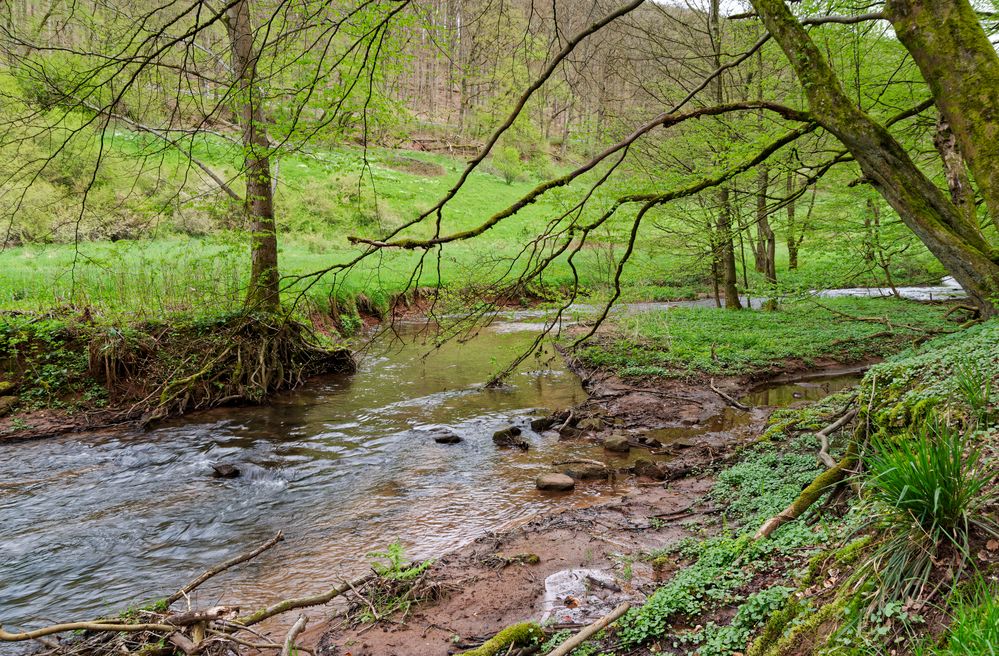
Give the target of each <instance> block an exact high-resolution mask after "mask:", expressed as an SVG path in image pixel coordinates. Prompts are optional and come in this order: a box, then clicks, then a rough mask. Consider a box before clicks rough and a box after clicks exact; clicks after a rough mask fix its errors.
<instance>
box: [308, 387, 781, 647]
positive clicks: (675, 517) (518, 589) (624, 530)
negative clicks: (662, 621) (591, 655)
mask: <svg viewBox="0 0 999 656" xmlns="http://www.w3.org/2000/svg"><path fill="white" fill-rule="evenodd" d="M715 385H716V386H719V387H722V388H723V389H725V390H726V391H727V392H728V393H730V394H732V395H733V396H741V395H743V394H744V393H746V392H748V391H749V390H750V389H751V388H752V384H751V383H749V382H748V381H745V380H739V379H732V380H725V381H716V382H715ZM587 388H588V389H587V391H588V392H589V394H590V398H589V399H588V400H587V401H585V402H584V403H582V404H581V405H578V406H576V407H575V408H573V410H572V417H571V419H570V418H568V417H567V416H565V415H564V414H563V415H560V416H559V417H557V419H558V420H561V422H562V423H564V424H566V428H567V429H569V428H570V427H574V426H579V425H580V424H582V425H583V426H599V428H595V429H585V430H580V429H578V428H576V429H575V431H572V430H566V431H565V432H567V433H569V434H573V435H574V437H573V438H572V439H573V440H600V439H602V438H603V437H605V436H606V435H608V434H610V432H612V431H616V432H624V433H625V434H627V435H628V436H629V438H630V439H629V441H630V442H631V443H632V444H633V445H636V446H635V448H633V449H632V452H633V454H632V455H636V454H635V452H636V451H638V452H639V455H640V457H641V458H643V459H649V460H652V461H653V462H656V463H657V464H660V465H662V466H663V467H664V468H665V469H666V470H667V471H670V472H679V473H680V474H681V477H679V478H676V479H675V480H671V481H667V482H665V483H662V482H658V481H655V480H654V479H652V478H647V477H642V476H636V475H635V474H634V471H633V469H631V468H629V467H619V468H618V476H619V479H618V481H617V483H618V484H619V485H621V486H622V488H623V491H622V494H621V495H620V496H619V497H617V498H616V499H614V500H613V501H609V502H603V503H599V504H597V505H593V506H590V507H586V508H575V509H570V510H566V511H563V512H559V513H557V514H551V515H547V516H543V517H540V518H537V519H534V520H532V521H529V522H527V523H525V524H523V525H520V526H517V527H515V528H512V529H509V530H506V531H503V532H498V533H491V534H488V535H485V536H483V537H481V538H479V539H477V540H476V541H474V542H473V543H471V544H469V545H467V546H466V547H464V548H462V549H459V550H457V551H455V552H453V553H450V554H447V555H445V556H443V557H442V558H441V559H440V560H439V561H438V562H437V563H436V564H435V565H434V566H433V568H432V569H431V572H430V577H431V578H432V579H433V580H434V581H435V582H437V583H439V584H440V585H441V586H444V587H448V588H449V589H451V590H452V591H453V592H452V593H451V594H450V595H448V596H446V597H445V598H444V599H443V600H441V601H438V602H434V603H429V604H424V605H421V606H419V607H417V608H414V609H413V610H411V611H410V613H409V614H408V615H407V616H406V617H404V618H392V619H390V620H387V621H382V622H379V623H377V624H375V625H373V626H372V625H356V626H350V625H349V622H347V623H345V622H344V620H343V619H342V617H341V618H339V619H337V618H335V619H333V620H331V621H330V622H328V623H327V624H326V625H325V626H322V627H316V628H314V629H313V630H312V631H311V633H310V634H309V635H308V638H309V640H310V642H311V643H312V644H313V646H315V647H316V648H317V651H318V653H319V654H320V655H321V656H334V655H335V656H347V655H348V654H349V655H350V656H376V655H377V656H444V655H446V654H450V653H455V652H458V651H460V650H461V649H460V648H461V647H468V646H471V645H473V644H475V643H477V642H479V641H481V640H483V639H485V638H487V637H489V636H491V635H493V634H495V633H496V632H497V631H499V630H501V629H502V628H504V627H506V626H508V625H510V624H514V623H516V622H521V621H525V620H529V619H533V620H535V621H542V620H548V621H549V622H553V623H554V624H555V625H556V626H565V627H575V626H580V625H585V624H586V623H589V622H590V621H593V620H594V619H596V618H598V617H600V616H602V615H603V614H605V613H606V612H608V611H609V610H610V609H611V608H613V607H614V606H615V605H617V604H618V603H621V602H622V601H632V602H633V603H640V602H641V601H642V600H643V599H644V598H645V597H646V596H647V595H648V594H650V593H651V592H652V591H654V589H655V588H656V586H657V583H658V580H659V579H660V578H661V575H662V574H663V573H662V572H657V571H654V570H653V569H652V567H651V565H649V564H647V563H642V562H638V561H632V560H631V559H630V558H627V557H625V556H623V554H634V553H637V552H648V551H653V550H657V549H662V548H664V547H666V546H668V545H671V544H675V543H676V542H677V541H679V540H681V539H683V538H684V537H687V536H690V535H694V534H695V533H700V532H702V531H704V530H705V529H707V530H710V528H711V527H712V526H714V525H715V524H716V519H715V517H714V514H713V513H714V511H715V509H714V508H712V507H711V506H710V503H709V502H707V501H706V500H705V494H706V493H707V492H708V491H709V490H710V489H711V486H712V484H713V479H712V475H711V474H712V472H713V471H714V470H716V469H717V468H718V467H719V466H721V465H722V464H725V463H727V462H731V460H732V459H733V458H734V456H735V454H736V450H737V447H738V446H739V445H742V444H745V443H747V442H748V441H750V440H751V439H753V436H755V435H757V434H758V433H759V432H760V431H761V430H762V428H763V426H764V424H765V421H766V419H767V417H768V416H769V413H770V411H771V409H769V408H753V409H751V410H750V411H748V412H744V411H739V410H734V409H733V408H731V407H730V406H729V405H728V404H727V402H726V401H724V400H723V399H722V398H721V397H720V396H719V395H718V394H716V393H715V392H713V391H711V390H710V388H709V387H708V386H706V385H704V386H702V385H699V384H692V383H685V382H682V381H658V382H656V383H647V384H639V385H630V384H628V383H625V382H624V381H622V380H620V379H617V378H615V377H594V376H590V377H589V378H588V379H587ZM733 413H738V414H737V415H734V414H733ZM735 416H737V417H738V419H737V420H736V421H733V422H732V423H731V424H725V420H721V421H722V423H723V424H724V425H723V426H719V424H718V422H719V420H718V419H717V418H718V417H735ZM595 419H597V420H599V421H593V420H595ZM567 420H568V421H567ZM705 427H708V428H712V427H719V431H721V432H718V431H710V430H703V429H704V428H705ZM671 430H673V431H677V436H679V435H684V436H687V437H690V436H693V438H692V439H690V440H689V441H683V440H679V439H673V440H665V439H661V438H663V437H666V435H665V434H664V431H671ZM699 431H701V432H700V433H699ZM712 433H713V434H712ZM656 435H658V436H659V437H660V441H661V442H665V443H664V444H662V445H661V446H658V447H655V448H643V447H642V442H640V441H639V440H640V439H641V438H644V439H645V440H648V439H649V436H656ZM702 437H703V438H704V439H702ZM605 460H606V462H608V464H609V465H612V466H613V465H614V463H615V460H614V459H613V457H612V455H611V454H609V453H608V454H607V456H606V458H605ZM630 460H633V459H630ZM606 485H607V483H606V482H597V481H577V486H576V492H575V493H576V494H578V493H579V491H580V489H581V488H582V489H583V490H585V489H586V488H587V487H593V486H606ZM527 554H530V555H534V556H537V559H536V564H517V563H515V564H510V565H506V566H503V565H502V563H505V562H507V561H508V559H509V558H510V557H512V556H516V555H527ZM515 560H517V559H515ZM519 560H528V561H530V562H533V561H534V560H535V559H533V558H530V559H527V558H522V559H519ZM496 563H501V565H500V566H497V565H496ZM546 581H547V585H546ZM574 586H575V587H574ZM343 610H347V609H341V611H343Z"/></svg>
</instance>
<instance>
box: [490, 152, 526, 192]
mask: <svg viewBox="0 0 999 656" xmlns="http://www.w3.org/2000/svg"><path fill="white" fill-rule="evenodd" d="M493 168H494V169H496V171H497V172H498V173H499V174H500V177H502V178H503V180H504V181H506V183H507V184H513V183H514V181H515V180H516V179H517V178H519V177H520V173H521V171H522V170H523V164H521V162H520V151H519V150H517V149H516V148H515V147H513V146H503V147H502V148H499V149H497V151H496V152H495V153H493Z"/></svg>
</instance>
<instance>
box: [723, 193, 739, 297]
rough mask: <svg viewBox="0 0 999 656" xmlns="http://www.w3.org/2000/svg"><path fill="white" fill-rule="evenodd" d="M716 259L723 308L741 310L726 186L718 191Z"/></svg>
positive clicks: (730, 210)
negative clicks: (717, 260) (719, 261)
mask: <svg viewBox="0 0 999 656" xmlns="http://www.w3.org/2000/svg"><path fill="white" fill-rule="evenodd" d="M718 204H719V205H720V207H719V210H718V224H717V230H718V247H719V250H718V257H719V259H720V260H721V268H722V287H723V289H724V290H725V307H726V308H728V309H729V310H740V309H742V303H741V302H740V301H739V287H738V282H739V279H738V277H737V276H738V273H737V272H736V268H735V248H734V247H733V244H732V202H731V200H730V198H729V189H728V185H722V186H721V188H720V190H719V191H718Z"/></svg>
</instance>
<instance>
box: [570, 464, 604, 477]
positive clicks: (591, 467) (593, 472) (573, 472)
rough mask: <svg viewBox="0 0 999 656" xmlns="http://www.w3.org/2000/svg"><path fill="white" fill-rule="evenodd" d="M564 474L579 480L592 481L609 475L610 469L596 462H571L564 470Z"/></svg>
mask: <svg viewBox="0 0 999 656" xmlns="http://www.w3.org/2000/svg"><path fill="white" fill-rule="evenodd" d="M564 472H565V475H566V476H571V477H572V478H575V479H576V480H580V481H593V480H598V479H606V478H609V477H610V470H609V469H608V468H607V467H605V466H603V465H600V464H597V463H589V462H580V463H572V464H570V465H569V466H568V467H566V468H565V470H564Z"/></svg>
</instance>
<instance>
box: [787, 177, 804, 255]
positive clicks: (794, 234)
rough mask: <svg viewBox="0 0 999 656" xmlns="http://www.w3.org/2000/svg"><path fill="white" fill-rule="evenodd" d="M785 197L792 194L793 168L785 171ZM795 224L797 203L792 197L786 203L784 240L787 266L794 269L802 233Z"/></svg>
mask: <svg viewBox="0 0 999 656" xmlns="http://www.w3.org/2000/svg"><path fill="white" fill-rule="evenodd" d="M786 189H787V197H788V198H791V197H792V196H793V195H794V170H793V169H792V170H789V171H788V172H787V187H786ZM798 230H799V228H798V225H797V205H796V204H795V201H794V199H791V200H790V201H788V203H787V232H786V233H785V235H784V241H785V243H786V244H787V268H788V269H790V270H791V271H794V270H795V269H797V268H798V248H799V246H801V240H802V238H803V235H799V234H798ZM802 232H804V231H802Z"/></svg>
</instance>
